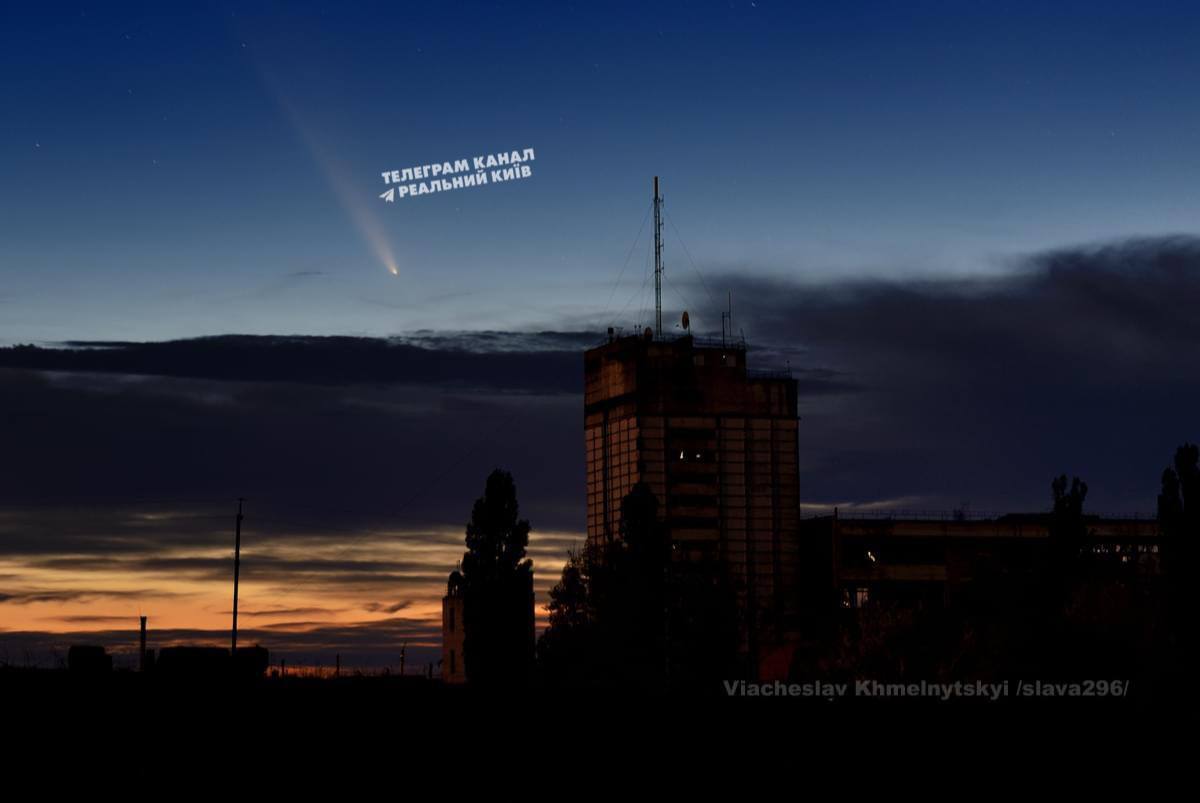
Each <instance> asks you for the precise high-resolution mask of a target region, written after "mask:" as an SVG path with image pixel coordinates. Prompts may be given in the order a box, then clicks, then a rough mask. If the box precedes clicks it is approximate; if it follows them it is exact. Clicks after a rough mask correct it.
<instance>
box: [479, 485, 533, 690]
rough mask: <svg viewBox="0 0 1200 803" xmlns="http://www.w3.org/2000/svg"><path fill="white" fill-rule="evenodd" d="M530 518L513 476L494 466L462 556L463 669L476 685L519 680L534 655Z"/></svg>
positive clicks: (503, 683)
mask: <svg viewBox="0 0 1200 803" xmlns="http://www.w3.org/2000/svg"><path fill="white" fill-rule="evenodd" d="M529 531H530V526H529V522H528V521H526V520H525V519H522V518H521V517H520V508H519V506H518V504H517V489H516V485H515V484H514V483H513V478H512V475H511V474H509V473H508V472H507V471H502V470H500V469H496V470H495V471H493V472H492V473H491V474H490V475H489V476H488V478H487V483H486V485H485V487H484V493H483V496H482V497H480V498H479V499H477V500H475V506H474V508H473V509H472V510H471V520H470V522H468V523H467V551H466V553H465V554H464V555H463V560H462V582H463V597H464V606H463V628H464V641H463V653H464V654H463V661H464V663H463V668H464V669H465V671H466V673H467V679H468V680H469V681H470V682H472V683H473V684H477V685H485V686H486V685H511V684H516V683H523V682H524V681H525V680H526V679H527V677H528V672H529V665H530V662H531V660H532V658H533V606H532V593H533V562H532V561H530V560H527V559H526V558H525V549H526V547H527V546H528V544H529Z"/></svg>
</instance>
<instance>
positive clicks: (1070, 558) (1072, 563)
mask: <svg viewBox="0 0 1200 803" xmlns="http://www.w3.org/2000/svg"><path fill="white" fill-rule="evenodd" d="M1050 489H1051V492H1052V493H1053V495H1054V508H1053V510H1052V511H1051V513H1050V522H1049V536H1050V537H1049V544H1048V548H1049V559H1050V572H1051V580H1052V581H1055V582H1057V583H1065V582H1068V581H1069V580H1070V579H1071V578H1072V577H1074V575H1075V573H1076V572H1077V570H1078V568H1079V561H1080V557H1081V555H1082V554H1083V552H1084V550H1085V548H1086V545H1087V535H1088V529H1087V524H1086V523H1085V522H1084V518H1083V501H1084V499H1086V498H1087V492H1088V487H1087V483H1086V482H1083V481H1081V480H1080V479H1079V478H1078V477H1074V478H1072V479H1071V484H1070V487H1068V486H1067V475H1066V474H1063V475H1061V476H1059V477H1056V478H1055V479H1054V481H1053V482H1052V483H1050Z"/></svg>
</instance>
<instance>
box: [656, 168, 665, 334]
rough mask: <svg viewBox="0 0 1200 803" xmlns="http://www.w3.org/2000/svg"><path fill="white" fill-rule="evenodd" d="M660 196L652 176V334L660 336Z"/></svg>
mask: <svg viewBox="0 0 1200 803" xmlns="http://www.w3.org/2000/svg"><path fill="white" fill-rule="evenodd" d="M662 250H663V241H662V198H661V197H659V194H658V176H655V177H654V336H655V337H656V338H659V339H661V338H662V272H663V264H662Z"/></svg>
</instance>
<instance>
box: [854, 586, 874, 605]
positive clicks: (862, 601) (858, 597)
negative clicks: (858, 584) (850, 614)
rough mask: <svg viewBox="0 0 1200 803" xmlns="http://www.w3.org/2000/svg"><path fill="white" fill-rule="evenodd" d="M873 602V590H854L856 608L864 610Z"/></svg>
mask: <svg viewBox="0 0 1200 803" xmlns="http://www.w3.org/2000/svg"><path fill="white" fill-rule="evenodd" d="M870 601H871V589H869V588H856V589H854V607H855V608H863V607H866V604H867V603H868V602H870Z"/></svg>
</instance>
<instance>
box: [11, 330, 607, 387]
mask: <svg viewBox="0 0 1200 803" xmlns="http://www.w3.org/2000/svg"><path fill="white" fill-rule="evenodd" d="M595 339H596V338H595V336H594V335H583V334H579V333H557V332H542V333H526V334H522V333H502V332H478V333H469V334H468V333H442V334H434V333H425V334H420V333H418V334H414V335H408V336H404V337H400V338H392V339H390V340H384V339H379V338H366V337H301V336H295V337H279V336H274V337H259V336H250V335H223V336H219V337H204V338H196V339H193V340H172V341H167V342H163V343H127V342H113V341H69V342H67V343H65V344H63V347H61V348H45V347H38V346H33V345H20V346H11V347H7V348H0V367H10V368H25V369H33V370H39V371H70V372H95V373H114V374H124V375H131V376H133V375H141V376H174V377H189V378H202V379H218V380H239V381H251V382H260V383H261V382H294V383H304V384H315V385H353V384H380V383H387V384H401V385H429V384H435V385H441V386H448V387H456V388H462V389H466V390H496V391H505V392H517V393H578V392H580V391H581V389H582V387H583V372H582V367H581V361H580V349H581V347H582V345H583V343H584V342H585V341H589V342H594V341H595Z"/></svg>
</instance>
